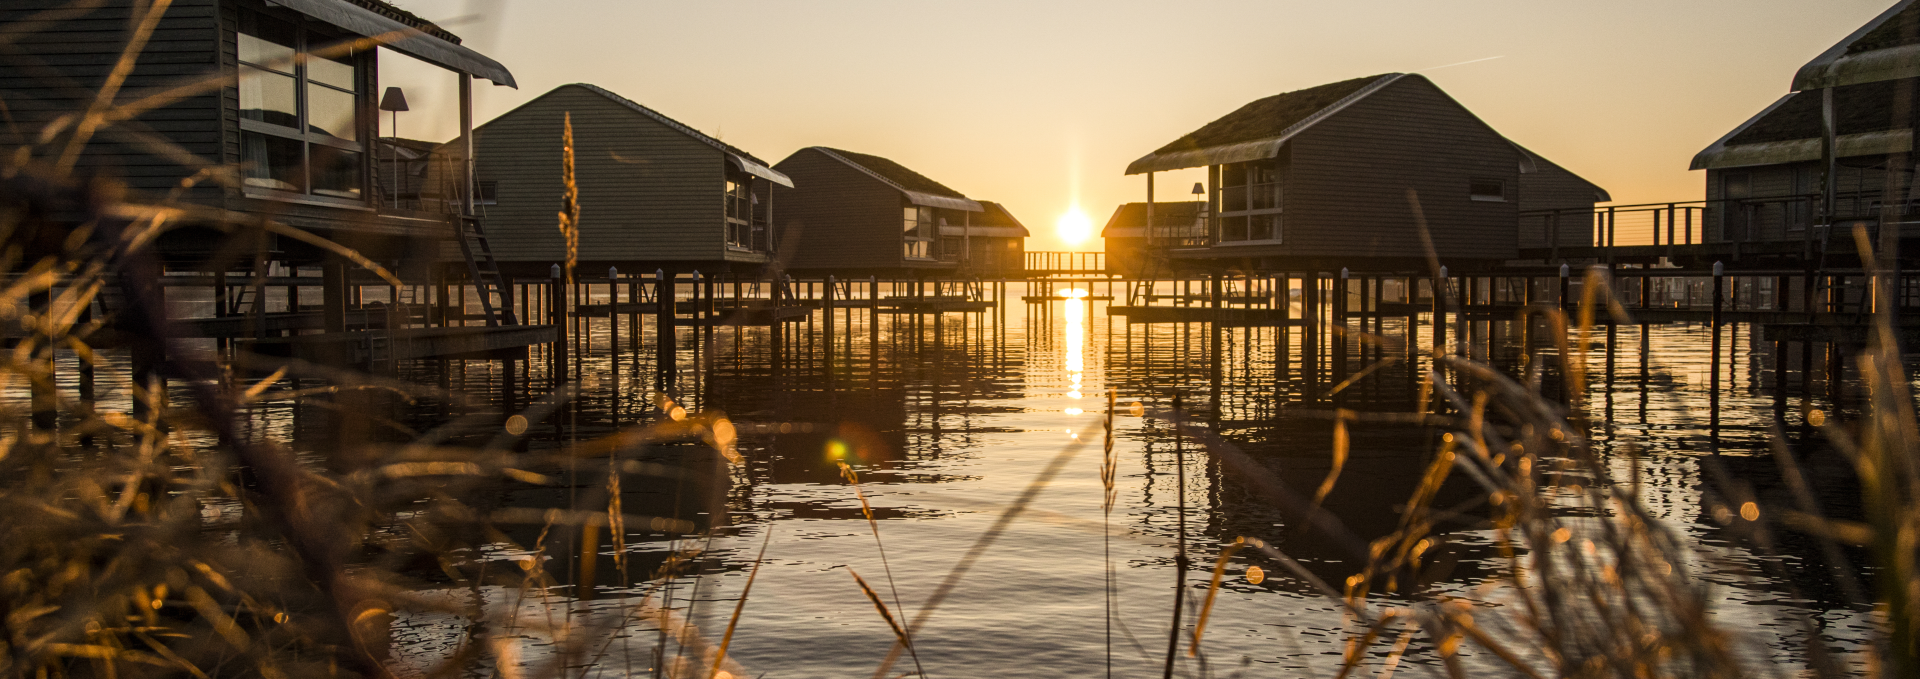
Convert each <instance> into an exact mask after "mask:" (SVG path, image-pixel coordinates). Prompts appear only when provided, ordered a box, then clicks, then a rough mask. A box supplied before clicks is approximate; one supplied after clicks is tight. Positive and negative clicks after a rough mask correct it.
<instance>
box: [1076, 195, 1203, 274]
mask: <svg viewBox="0 0 1920 679" xmlns="http://www.w3.org/2000/svg"><path fill="white" fill-rule="evenodd" d="M1147 212H1148V210H1147V204H1146V203H1126V204H1124V205H1121V206H1120V207H1117V208H1114V210H1113V216H1112V217H1109V218H1107V225H1106V226H1105V227H1103V228H1101V229H1100V238H1101V239H1103V240H1104V241H1105V243H1106V248H1105V249H1106V254H1107V270H1108V271H1109V272H1111V273H1117V274H1121V275H1125V276H1141V275H1145V274H1146V273H1147V270H1146V267H1147V265H1148V263H1149V260H1148V259H1147V253H1146V247H1147V243H1148V239H1149V236H1148V234H1147ZM1152 212H1153V226H1154V228H1153V234H1152V236H1151V238H1152V242H1154V243H1161V244H1165V245H1166V246H1168V247H1193V246H1199V245H1203V244H1205V243H1206V237H1207V219H1206V214H1207V203H1206V201H1203V200H1189V201H1180V202H1163V203H1154V204H1153V210H1152Z"/></svg>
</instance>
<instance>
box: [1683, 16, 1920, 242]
mask: <svg viewBox="0 0 1920 679" xmlns="http://www.w3.org/2000/svg"><path fill="white" fill-rule="evenodd" d="M1791 90H1792V91H1790V92H1788V93H1787V94H1786V95H1784V96H1782V97H1780V98H1779V99H1777V100H1775V101H1774V102H1773V103H1772V104H1770V105H1768V106H1767V107H1766V108H1764V109H1762V110H1761V111H1760V112H1759V113H1758V114H1756V115H1754V116H1753V117H1752V118H1749V119H1748V120H1747V121H1746V122H1743V123H1741V124H1740V125H1739V126H1738V127H1735V128H1733V130H1732V131H1730V132H1728V133H1727V134H1726V135H1725V136H1723V137H1721V138H1720V139H1718V140H1716V141H1715V142H1714V143H1713V145H1711V146H1708V147H1707V148H1706V149H1705V150H1702V151H1701V152H1700V153H1699V154H1697V155H1695V156H1694V158H1693V165H1692V168H1691V169H1695V170H1705V171H1706V173H1707V177H1706V180H1707V187H1706V189H1707V190H1706V195H1707V204H1708V216H1707V220H1708V223H1707V226H1708V229H1709V230H1710V231H1709V234H1710V237H1712V238H1714V239H1715V240H1731V241H1769V240H1802V239H1804V238H1806V237H1808V233H1807V230H1808V228H1809V227H1813V226H1818V225H1823V224H1827V223H1834V224H1838V225H1842V226H1847V225H1851V224H1863V225H1869V226H1871V225H1876V224H1878V223H1879V221H1880V218H1881V208H1882V206H1883V204H1884V203H1887V202H1893V203H1895V205H1896V206H1897V208H1898V209H1899V213H1900V214H1901V215H1903V219H1902V221H1903V222H1907V221H1912V220H1913V216H1912V215H1914V214H1915V209H1914V207H1915V206H1914V199H1913V197H1912V196H1913V194H1912V193H1908V194H1907V195H1905V196H1894V197H1891V198H1889V197H1888V196H1886V195H1885V193H1886V182H1887V172H1888V169H1889V167H1890V166H1891V164H1892V163H1894V162H1896V161H1900V160H1902V159H1901V158H1899V157H1897V155H1896V154H1909V155H1907V156H1906V157H1905V158H1904V162H1905V163H1906V165H1905V166H1903V167H1901V168H1900V169H1902V170H1903V171H1905V172H1906V173H1908V174H1909V176H1911V173H1912V172H1914V171H1915V169H1916V167H1915V163H1914V156H1913V155H1911V152H1912V151H1913V133H1912V130H1913V129H1914V128H1915V125H1914V121H1915V120H1916V119H1920V105H1915V106H1909V107H1906V108H1907V110H1906V111H1904V112H1903V111H1901V110H1900V108H1901V107H1900V105H1899V104H1898V101H1899V98H1900V97H1901V96H1902V95H1903V94H1904V95H1906V96H1908V97H1911V98H1912V99H1910V100H1911V101H1915V102H1920V5H1916V3H1915V2H1914V0H1905V1H1903V2H1900V3H1897V4H1895V5H1894V6H1893V7H1891V8H1888V9H1887V11H1885V12H1882V13H1881V14H1880V15H1879V16H1877V17H1875V18H1874V19H1873V21H1870V22H1868V23H1867V24H1866V25H1864V26H1861V27H1860V28H1859V29H1858V30H1856V31H1854V32H1853V33H1852V34H1850V35H1848V36H1846V37H1845V38H1843V39H1842V40H1840V41H1839V42H1838V43H1835V44H1834V45H1833V47H1831V48H1828V49H1827V50H1826V51H1825V52H1822V53H1821V54H1820V55H1819V56H1817V57H1815V58H1814V59H1813V60H1812V61H1810V62H1808V63H1807V64H1806V65H1805V66H1802V67H1801V68H1800V70H1799V72H1797V73H1796V74H1795V75H1794V78H1793V83H1792V87H1791ZM1829 103H1830V104H1831V105H1830V106H1829V105H1828V104H1829ZM1829 114H1830V115H1829ZM1829 149H1830V150H1831V152H1830V153H1829ZM1826 177H1831V178H1832V181H1831V182H1830V183H1828V182H1824V181H1823V178H1826Z"/></svg>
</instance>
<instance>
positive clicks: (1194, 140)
mask: <svg viewBox="0 0 1920 679" xmlns="http://www.w3.org/2000/svg"><path fill="white" fill-rule="evenodd" d="M1391 75H1394V74H1391V73H1388V74H1381V75H1375V76H1367V77H1365V78H1354V79H1352V80H1342V81H1340V82H1337V83H1328V84H1325V85H1320V86H1318V87H1309V88H1307V89H1304V90H1294V91H1292V92H1285V93H1281V94H1276V95H1273V96H1271V97H1267V98H1264V99H1258V100H1255V101H1254V102H1252V103H1249V104H1247V105H1245V106H1242V107H1240V108H1239V109H1238V110H1235V111H1234V112H1232V113H1229V114H1227V115H1225V116H1223V117H1221V118H1220V119H1219V120H1215V121H1213V122H1211V123H1207V124H1206V125H1205V126H1202V127H1201V128H1200V129H1198V130H1194V131H1192V132H1189V133H1187V135H1186V136H1184V137H1181V138H1179V139H1175V140H1173V143H1171V144H1167V145H1166V146H1162V147H1160V149H1159V150H1157V151H1154V153H1155V154H1162V153H1176V152H1180V151H1197V150H1200V149H1204V148H1211V147H1214V146H1224V145H1226V144H1238V143H1241V142H1248V141H1256V140H1260V139H1270V138H1273V137H1278V136H1280V134H1281V133H1282V132H1285V131H1286V129H1287V128H1289V127H1293V126H1294V125H1295V124H1296V123H1299V122H1300V121H1302V120H1306V119H1307V116H1311V115H1313V114H1314V113H1317V112H1319V111H1320V110H1322V109H1325V108H1326V107H1328V106H1332V105H1334V104H1335V103H1337V102H1339V101H1340V100H1341V99H1345V98H1347V97H1348V96H1349V95H1352V94H1353V93H1355V92H1359V91H1360V90H1361V88H1364V87H1366V86H1367V85H1369V84H1372V83H1373V82H1374V81H1376V80H1379V79H1381V78H1385V77H1389V76H1391Z"/></svg>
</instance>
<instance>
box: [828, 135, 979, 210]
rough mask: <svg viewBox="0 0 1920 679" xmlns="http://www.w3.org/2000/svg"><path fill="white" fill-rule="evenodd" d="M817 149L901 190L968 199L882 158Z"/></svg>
mask: <svg viewBox="0 0 1920 679" xmlns="http://www.w3.org/2000/svg"><path fill="white" fill-rule="evenodd" d="M817 148H820V149H823V150H826V151H829V152H832V153H833V154H834V155H838V156H840V157H841V158H845V159H847V162H850V163H854V164H857V165H859V166H860V167H864V168H866V169H867V171H868V172H872V173H874V174H877V175H880V176H881V177H883V178H885V179H886V180H887V181H890V182H893V183H895V184H899V185H900V187H901V188H904V189H906V190H908V191H919V192H921V193H929V194H933V195H936V196H947V197H949V198H960V199H963V200H964V199H966V198H967V197H966V195H965V194H962V193H960V192H959V191H955V190H953V189H950V188H947V186H946V185H945V184H941V183H940V182H936V181H934V180H932V179H928V178H927V177H926V175H923V174H920V173H918V172H914V171H913V170H909V169H907V167H906V166H905V165H901V164H899V163H896V162H893V161H891V160H887V159H885V158H881V157H880V156H873V155H867V154H865V153H854V152H852V151H842V150H840V149H835V148H827V147H825V146H821V147H817Z"/></svg>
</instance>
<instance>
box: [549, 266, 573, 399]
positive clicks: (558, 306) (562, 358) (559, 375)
mask: <svg viewBox="0 0 1920 679" xmlns="http://www.w3.org/2000/svg"><path fill="white" fill-rule="evenodd" d="M568 315H569V314H567V285H566V280H565V279H563V278H561V277H560V265H559V264H555V265H553V269H552V270H551V271H550V272H549V275H548V277H547V317H548V319H547V322H548V323H552V324H553V330H554V332H555V333H557V336H555V337H554V341H553V367H552V368H551V369H550V370H549V371H548V373H547V379H549V380H551V381H552V382H553V383H554V384H566V383H567V379H568V377H569V376H570V372H569V371H568V370H567V364H568V363H569V360H568V356H567V354H568V349H569V348H570V346H571V343H572V342H573V338H572V337H570V336H569V335H571V334H572V332H571V330H572V329H571V328H569V327H568V322H567V317H568Z"/></svg>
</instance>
